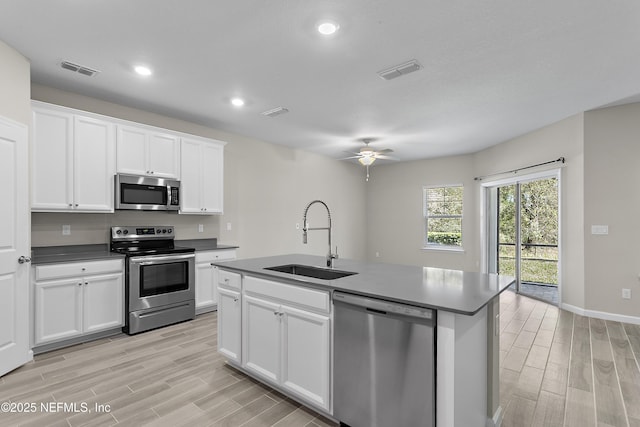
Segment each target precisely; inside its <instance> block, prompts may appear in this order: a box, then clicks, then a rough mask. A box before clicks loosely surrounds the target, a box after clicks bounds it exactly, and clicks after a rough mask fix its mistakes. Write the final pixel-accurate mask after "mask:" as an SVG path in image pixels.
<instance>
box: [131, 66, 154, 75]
mask: <svg viewBox="0 0 640 427" xmlns="http://www.w3.org/2000/svg"><path fill="white" fill-rule="evenodd" d="M133 69H134V70H135V72H136V73H138V74H140V75H141V76H145V77H146V76H150V75H151V74H152V73H151V69H150V68H149V67H145V66H144V65H137V66H135V67H134V68H133Z"/></svg>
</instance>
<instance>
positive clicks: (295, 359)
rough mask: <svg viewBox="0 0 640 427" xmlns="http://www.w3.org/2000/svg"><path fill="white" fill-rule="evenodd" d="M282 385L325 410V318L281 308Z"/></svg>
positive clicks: (327, 322)
mask: <svg viewBox="0 0 640 427" xmlns="http://www.w3.org/2000/svg"><path fill="white" fill-rule="evenodd" d="M281 310H282V312H283V313H284V314H283V317H282V328H283V329H282V351H283V360H282V362H283V363H282V385H283V387H285V388H286V389H288V390H290V391H291V392H293V393H295V394H296V395H298V396H300V397H303V398H305V399H307V400H309V401H311V402H313V403H315V404H316V405H317V406H319V407H321V408H324V409H329V384H330V377H329V375H330V372H329V359H330V357H329V355H330V353H329V348H330V335H329V330H330V327H329V317H328V316H323V315H319V314H315V313H311V312H308V311H304V310H298V309H295V308H292V307H287V306H282V309H281Z"/></svg>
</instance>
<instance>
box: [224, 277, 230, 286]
mask: <svg viewBox="0 0 640 427" xmlns="http://www.w3.org/2000/svg"><path fill="white" fill-rule="evenodd" d="M224 283H226V284H227V285H228V284H229V278H228V277H227V278H225V279H224Z"/></svg>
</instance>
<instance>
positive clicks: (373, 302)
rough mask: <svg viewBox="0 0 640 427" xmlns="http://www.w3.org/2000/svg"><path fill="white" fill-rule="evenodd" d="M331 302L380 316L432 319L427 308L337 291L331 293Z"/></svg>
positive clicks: (432, 315)
mask: <svg viewBox="0 0 640 427" xmlns="http://www.w3.org/2000/svg"><path fill="white" fill-rule="evenodd" d="M333 302H334V303H343V304H349V305H353V306H356V307H362V308H363V309H365V310H366V311H368V312H372V313H375V314H380V315H389V314H394V315H400V316H407V317H415V318H419V319H427V320H432V319H433V318H434V312H433V310H431V309H429V308H423V307H416V306H413V305H407V304H402V303H397V302H394V301H385V300H381V299H377V298H369V297H365V296H360V295H352V294H347V293H343V292H339V291H336V292H334V293H333Z"/></svg>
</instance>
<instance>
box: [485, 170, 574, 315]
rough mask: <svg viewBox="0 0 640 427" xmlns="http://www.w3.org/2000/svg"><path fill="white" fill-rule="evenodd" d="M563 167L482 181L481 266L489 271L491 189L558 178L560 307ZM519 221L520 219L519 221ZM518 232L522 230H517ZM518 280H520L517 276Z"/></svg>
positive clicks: (559, 292)
mask: <svg viewBox="0 0 640 427" xmlns="http://www.w3.org/2000/svg"><path fill="white" fill-rule="evenodd" d="M562 169H563V168H562V167H560V168H553V169H547V170H543V171H539V172H533V173H530V174H523V175H518V176H509V177H503V178H498V179H495V180H492V181H486V182H484V181H483V182H480V192H481V195H480V248H481V249H480V268H481V272H482V273H488V272H489V261H490V259H491V258H490V251H491V250H492V240H491V236H492V233H491V218H492V216H491V215H492V212H491V206H490V204H489V190H490V189H491V188H495V187H500V186H505V185H515V184H518V183H520V184H522V183H525V182H530V181H536V180H539V179H548V178H556V179H557V180H558V307H561V306H562V277H563V274H562V259H563V256H562V252H563V251H562V240H563V239H562ZM518 223H519V221H518ZM517 232H518V234H519V233H520V230H519V229H518V230H517ZM516 280H519V279H518V278H516Z"/></svg>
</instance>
